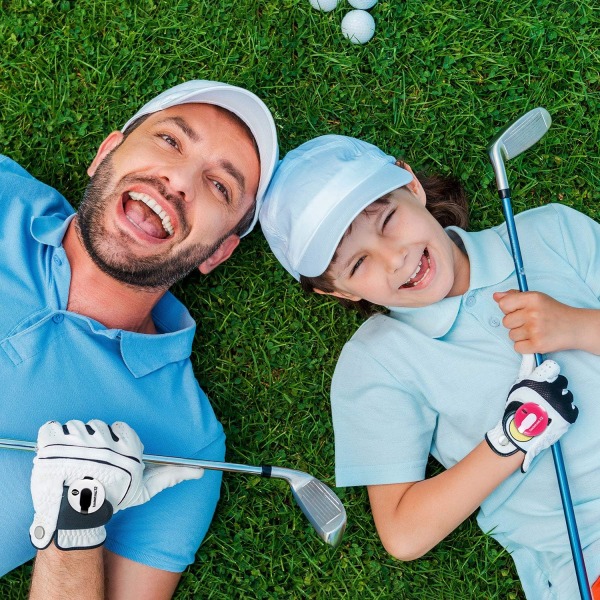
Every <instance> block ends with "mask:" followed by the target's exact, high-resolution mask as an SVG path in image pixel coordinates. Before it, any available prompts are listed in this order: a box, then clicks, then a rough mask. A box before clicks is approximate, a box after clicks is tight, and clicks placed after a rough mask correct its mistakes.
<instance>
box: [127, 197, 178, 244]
mask: <svg viewBox="0 0 600 600" xmlns="http://www.w3.org/2000/svg"><path fill="white" fill-rule="evenodd" d="M129 197H130V198H131V199H132V200H139V201H140V202H143V203H144V204H145V205H146V206H149V207H150V208H151V209H152V210H153V211H154V212H155V213H156V214H157V215H158V216H159V218H160V220H161V222H162V226H163V227H164V229H165V231H166V232H167V233H168V234H169V235H173V234H174V233H175V230H174V229H173V225H171V218H170V217H169V215H168V214H167V213H166V211H165V210H164V209H163V207H162V206H161V205H160V204H159V203H158V202H157V201H156V200H154V198H150V196H148V195H147V194H142V193H140V192H129Z"/></svg>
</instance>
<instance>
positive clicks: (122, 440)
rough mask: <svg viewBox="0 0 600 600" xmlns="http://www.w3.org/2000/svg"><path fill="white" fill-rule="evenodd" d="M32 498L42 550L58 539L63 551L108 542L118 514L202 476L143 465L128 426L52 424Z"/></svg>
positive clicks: (43, 438) (32, 532) (42, 437)
mask: <svg viewBox="0 0 600 600" xmlns="http://www.w3.org/2000/svg"><path fill="white" fill-rule="evenodd" d="M37 448H38V451H37V456H36V457H35V458H34V460H33V472H32V474H31V495H32V497H33V507H34V509H35V516H34V519H33V524H32V525H31V527H30V529H29V536H30V538H31V542H32V543H33V545H34V546H35V547H36V548H38V549H43V548H46V547H47V546H49V545H50V543H51V542H52V539H54V540H55V543H56V546H57V547H58V548H60V549H62V550H70V549H84V548H95V547H97V546H100V545H101V544H103V543H104V540H105V539H106V531H105V529H104V525H105V524H106V523H108V521H109V520H110V518H111V517H112V515H113V514H114V513H116V512H117V511H119V510H123V509H125V508H129V507H130V506H137V505H139V504H143V503H144V502H146V501H147V500H149V499H150V498H152V497H153V496H154V495H156V494H158V492H160V491H162V490H163V489H165V488H168V487H171V486H173V485H176V484H177V483H179V482H181V481H183V480H186V479H199V478H200V477H202V475H203V473H204V471H203V470H202V469H196V468H192V467H179V466H162V465H144V462H143V460H142V452H143V450H144V447H143V446H142V442H141V441H140V438H139V437H138V436H137V434H136V433H135V431H134V430H133V429H131V427H129V425H127V424H125V423H121V422H117V423H113V425H112V427H109V426H108V425H107V424H106V423H103V422H102V421H98V420H93V421H89V422H88V423H87V424H86V423H83V422H82V421H69V422H68V423H66V424H65V425H61V424H60V423H58V422H57V421H50V422H49V423H46V424H45V425H43V426H42V427H41V428H40V430H39V434H38V440H37Z"/></svg>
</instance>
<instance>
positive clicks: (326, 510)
mask: <svg viewBox="0 0 600 600" xmlns="http://www.w3.org/2000/svg"><path fill="white" fill-rule="evenodd" d="M0 448H6V449H9V450H29V451H31V452H35V451H36V446H35V444H34V443H32V442H24V441H20V440H9V439H1V438H0ZM143 459H144V462H145V463H147V464H153V465H173V466H185V467H198V468H201V469H209V470H212V471H228V472H231V473H245V474H247V475H260V476H261V477H270V478H272V479H285V480H286V481H287V482H288V483H289V485H290V487H291V488H292V495H293V496H294V498H295V499H296V502H297V503H298V506H300V508H301V510H302V512H303V513H304V516H305V517H306V518H307V519H308V520H309V521H310V524H311V525H312V526H313V527H314V528H315V531H316V532H317V534H318V535H319V537H320V538H321V539H322V540H323V541H324V542H325V543H326V544H329V545H330V546H334V547H335V546H337V545H338V544H339V543H340V542H341V541H342V535H343V534H344V530H345V529H346V510H345V509H344V505H343V504H342V502H341V501H340V499H339V498H338V497H337V496H336V495H335V494H334V493H333V491H332V490H331V489H330V488H329V487H327V486H326V485H325V484H324V483H323V482H322V481H319V480H318V479H316V478H315V477H313V476H312V475H309V474H308V473H303V472H302V471H295V470H294V469H285V468H283V467H271V466H260V467H254V466H251V465H238V464H234V463H226V462H213V461H209V460H197V459H194V458H178V457H174V456H156V455H152V454H144V456H143Z"/></svg>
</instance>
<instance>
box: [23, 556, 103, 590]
mask: <svg viewBox="0 0 600 600" xmlns="http://www.w3.org/2000/svg"><path fill="white" fill-rule="evenodd" d="M65 598H86V600H103V598H104V568H103V560H102V548H93V549H91V550H77V551H74V552H63V551H62V550H59V549H58V548H57V547H56V546H55V545H54V544H51V545H50V546H48V548H46V549H45V550H39V551H38V553H37V557H36V559H35V565H34V567H33V577H32V579H31V591H30V593H29V599H30V600H64V599H65Z"/></svg>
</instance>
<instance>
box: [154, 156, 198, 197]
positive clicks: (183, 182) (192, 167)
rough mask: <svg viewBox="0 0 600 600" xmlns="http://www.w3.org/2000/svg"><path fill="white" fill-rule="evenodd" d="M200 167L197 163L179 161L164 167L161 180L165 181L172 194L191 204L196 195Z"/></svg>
mask: <svg viewBox="0 0 600 600" xmlns="http://www.w3.org/2000/svg"><path fill="white" fill-rule="evenodd" d="M199 171H200V167H199V165H198V163H197V162H192V161H183V160H182V161H179V162H174V163H171V164H169V165H165V166H163V167H162V169H161V171H160V178H161V179H162V180H163V181H164V183H165V185H166V186H167V189H168V190H169V193H170V194H175V195H177V196H180V197H181V198H183V199H184V200H185V201H186V202H191V201H192V200H193V199H194V196H195V193H196V185H197V181H198V180H199V177H200V175H199Z"/></svg>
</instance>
